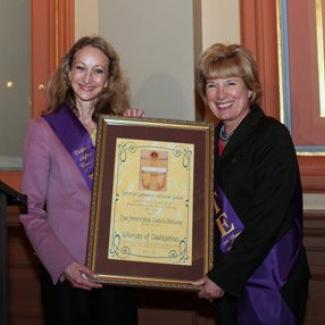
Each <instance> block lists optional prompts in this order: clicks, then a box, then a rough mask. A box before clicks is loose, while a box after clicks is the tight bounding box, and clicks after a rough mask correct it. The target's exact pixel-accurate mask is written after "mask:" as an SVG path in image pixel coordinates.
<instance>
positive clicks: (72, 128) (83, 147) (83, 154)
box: [43, 106, 95, 191]
mask: <svg viewBox="0 0 325 325" xmlns="http://www.w3.org/2000/svg"><path fill="white" fill-rule="evenodd" d="M43 118H44V119H45V120H46V121H47V123H48V124H49V125H50V126H51V128H52V129H53V131H54V133H55V134H56V136H57V137H58V138H59V139H60V141H61V142H62V144H63V145H64V147H65V148H66V149H67V151H68V153H69V154H70V155H71V157H72V159H73V160H74V162H75V163H76V165H77V167H78V168H79V170H80V172H81V174H82V176H83V178H84V179H85V181H86V183H87V185H88V188H89V190H90V191H91V190H92V186H93V172H94V165H95V146H94V145H93V143H92V141H91V137H90V135H89V133H88V132H87V130H86V129H85V128H84V127H83V125H82V124H81V123H80V121H79V120H78V119H77V117H76V116H75V114H74V113H73V112H72V111H71V109H70V108H68V107H67V106H62V107H61V108H60V109H59V110H58V111H56V112H53V113H50V114H48V115H45V116H43Z"/></svg>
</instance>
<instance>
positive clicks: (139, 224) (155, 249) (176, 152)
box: [87, 116, 214, 290]
mask: <svg viewBox="0 0 325 325" xmlns="http://www.w3.org/2000/svg"><path fill="white" fill-rule="evenodd" d="M213 143H214V141H213V126H212V124H207V123H197V122H187V121H174V120H161V119H145V118H141V119H131V118H123V117H111V116H102V117H101V119H100V121H99V129H98V137H97V154H96V167H95V173H94V188H93V195H92V208H91V220H90V230H89V240H88V257H87V265H88V266H89V267H90V268H91V269H92V271H93V272H95V273H96V280H97V281H98V282H101V283H111V284H123V285H129V286H141V287H162V288H167V289H168V288H169V289H181V290H191V289H194V286H193V285H192V282H193V281H195V280H197V279H199V278H200V277H202V276H203V275H205V273H206V272H207V271H208V270H209V269H210V268H211V267H212V246H213V245H212V241H213V227H212V223H213V218H212V208H213V204H212V202H213V177H212V176H213V150H214V148H213Z"/></svg>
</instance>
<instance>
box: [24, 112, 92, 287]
mask: <svg viewBox="0 0 325 325" xmlns="http://www.w3.org/2000/svg"><path fill="white" fill-rule="evenodd" d="M22 192H23V193H25V194H27V195H28V207H29V212H28V214H26V215H21V216H20V220H21V222H22V224H23V225H24V228H25V231H26V234H27V236H28V238H29V239H30V241H31V243H32V246H33V248H34V250H35V252H36V253H37V255H38V257H39V258H40V260H41V262H42V264H43V265H44V266H45V268H46V269H47V270H48V272H49V273H50V274H51V276H52V280H53V283H57V281H58V280H59V278H60V276H61V274H62V272H63V271H64V269H65V268H66V267H67V266H68V265H69V264H71V263H72V262H73V261H77V262H80V263H85V261H86V250H87V236H88V225H89V216H90V201H91V192H90V191H89V189H88V187H87V185H86V182H85V180H84V179H83V177H82V175H81V173H80V171H79V169H78V167H77V166H76V164H75V162H74V161H73V160H72V158H71V157H70V155H69V153H68V152H67V151H66V149H65V148H64V146H63V144H62V143H61V142H60V140H59V139H58V138H57V137H56V135H55V134H54V132H53V131H52V129H51V127H50V126H49V125H48V124H47V122H46V121H45V120H44V119H43V118H38V119H35V120H33V121H31V122H30V125H29V127H28V131H27V135H26V138H25V146H24V154H23V181H22Z"/></svg>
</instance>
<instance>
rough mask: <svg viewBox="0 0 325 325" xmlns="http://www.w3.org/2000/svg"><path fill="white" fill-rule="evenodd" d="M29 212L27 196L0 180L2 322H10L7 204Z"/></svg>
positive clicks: (0, 321)
mask: <svg viewBox="0 0 325 325" xmlns="http://www.w3.org/2000/svg"><path fill="white" fill-rule="evenodd" d="M9 205H11V206H18V207H19V208H20V209H21V210H22V212H23V213H26V212H27V196H26V195H23V194H21V193H19V192H17V191H15V190H14V189H13V188H11V187H10V186H8V185H7V184H5V183H4V182H2V181H0V324H2V325H7V324H8V260H7V206H9Z"/></svg>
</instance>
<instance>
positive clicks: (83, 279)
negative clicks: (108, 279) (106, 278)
mask: <svg viewBox="0 0 325 325" xmlns="http://www.w3.org/2000/svg"><path fill="white" fill-rule="evenodd" d="M63 276H64V278H65V279H66V280H68V281H69V282H70V284H71V286H72V287H73V288H79V289H84V290H91V289H98V288H102V287H103V286H102V285H101V284H99V283H96V282H93V281H92V280H91V279H92V278H94V277H95V275H94V273H93V272H92V271H91V270H90V269H89V268H88V267H87V266H85V265H82V264H79V263H77V262H73V263H71V264H70V265H69V266H67V267H66V269H65V270H64V272H63Z"/></svg>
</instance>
